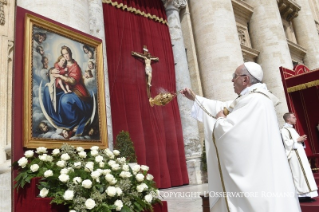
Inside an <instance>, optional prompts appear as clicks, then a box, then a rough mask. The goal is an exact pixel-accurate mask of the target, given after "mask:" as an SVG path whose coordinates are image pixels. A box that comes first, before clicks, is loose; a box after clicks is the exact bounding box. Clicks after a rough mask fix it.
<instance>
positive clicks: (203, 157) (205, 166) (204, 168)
mask: <svg viewBox="0 0 319 212" xmlns="http://www.w3.org/2000/svg"><path fill="white" fill-rule="evenodd" d="M201 159H202V169H203V171H205V172H207V159H206V146H205V141H204V142H203V151H202V156H201Z"/></svg>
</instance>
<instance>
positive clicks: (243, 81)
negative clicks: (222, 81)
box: [232, 64, 248, 95]
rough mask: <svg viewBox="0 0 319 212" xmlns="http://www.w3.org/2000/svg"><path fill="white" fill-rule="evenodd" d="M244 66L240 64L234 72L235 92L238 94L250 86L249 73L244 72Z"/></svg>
mask: <svg viewBox="0 0 319 212" xmlns="http://www.w3.org/2000/svg"><path fill="white" fill-rule="evenodd" d="M243 67H244V64H243V65H240V66H239V67H238V68H237V69H236V71H235V73H234V74H233V79H232V82H233V85H234V91H235V93H237V94H238V95H239V94H240V92H241V91H242V90H244V89H245V88H246V87H247V86H248V80H247V78H248V77H247V75H246V74H245V73H243V71H242V69H243Z"/></svg>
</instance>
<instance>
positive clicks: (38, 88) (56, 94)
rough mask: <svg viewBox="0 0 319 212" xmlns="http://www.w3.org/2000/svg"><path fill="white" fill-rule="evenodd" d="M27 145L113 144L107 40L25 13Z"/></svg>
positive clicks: (87, 145)
mask: <svg viewBox="0 0 319 212" xmlns="http://www.w3.org/2000/svg"><path fill="white" fill-rule="evenodd" d="M24 39H25V40H24V42H25V43H24V59H25V60H24V85H23V86H24V87H23V88H24V118H23V119H24V121H23V138H24V147H26V148H36V147H39V146H44V147H47V148H49V149H52V148H58V147H60V146H61V145H62V144H63V143H69V144H71V145H74V146H82V147H84V148H89V147H91V146H100V147H101V148H105V147H107V125H106V112H105V109H106V107H105V90H104V74H103V53H102V41H101V40H100V39H97V38H94V37H92V36H90V35H86V34H84V33H81V32H79V31H77V30H73V29H71V28H69V27H65V26H63V25H59V24H56V23H53V22H50V21H47V20H44V19H41V18H39V17H36V16H33V15H31V14H26V17H25V38H24Z"/></svg>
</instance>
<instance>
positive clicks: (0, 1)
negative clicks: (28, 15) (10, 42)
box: [0, 0, 7, 25]
mask: <svg viewBox="0 0 319 212" xmlns="http://www.w3.org/2000/svg"><path fill="white" fill-rule="evenodd" d="M5 4H7V0H0V25H4V24H5V22H6V19H5V16H4V5H5Z"/></svg>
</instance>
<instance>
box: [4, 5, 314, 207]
mask: <svg viewBox="0 0 319 212" xmlns="http://www.w3.org/2000/svg"><path fill="white" fill-rule="evenodd" d="M14 2H15V1H8V0H0V36H1V37H0V46H1V48H0V51H1V54H0V59H1V63H0V67H1V71H2V73H5V74H4V76H5V77H2V78H1V79H0V101H1V104H2V107H1V109H0V115H1V117H5V118H4V119H3V120H2V122H1V124H0V132H1V133H0V184H1V185H3V186H2V187H1V189H0V203H1V204H0V211H10V210H11V209H10V207H11V206H10V204H9V203H10V201H9V200H8V197H9V195H6V194H8V192H9V191H10V187H9V183H8V182H10V180H11V179H10V174H9V172H8V171H10V168H9V165H8V164H10V156H8V154H7V153H9V154H10V152H11V132H12V129H11V125H12V117H11V113H12V111H11V108H12V77H13V75H12V65H13V49H14V48H13V47H14V17H15V14H14V11H15V4H14ZM163 3H164V4H165V7H166V12H167V17H168V26H169V27H170V33H171V40H172V44H173V47H172V48H173V53H174V60H175V63H176V83H177V86H176V87H177V89H181V88H184V87H191V88H193V90H194V91H195V92H196V93H197V94H199V95H203V96H205V97H207V98H212V99H219V100H230V99H234V98H235V97H236V95H235V94H234V92H233V86H232V82H231V75H232V73H233V72H234V71H235V69H236V67H237V66H238V65H240V64H242V63H243V62H244V61H255V62H257V63H259V64H260V65H261V66H262V68H263V70H264V82H265V83H266V84H267V86H268V88H269V90H271V91H272V92H273V93H274V94H275V95H276V96H277V97H279V99H280V100H281V102H282V103H281V105H280V106H279V107H277V108H276V110H277V115H278V117H279V119H278V120H279V123H282V120H281V116H282V114H283V113H284V112H286V111H287V110H288V108H287V105H286V100H285V96H284V92H283V87H282V83H281V77H280V74H279V69H278V68H279V66H284V67H286V68H293V65H296V64H298V63H299V64H305V65H306V66H308V67H309V68H310V69H315V68H319V58H318V57H319V35H318V34H319V0H257V1H256V0H214V1H211V0H201V1H198V0H197V1H196V0H193V1H191V0H189V1H187V0H164V1H163ZM187 3H188V4H187ZM17 5H18V6H20V7H23V8H25V9H28V10H31V11H33V12H35V13H38V14H40V15H43V16H45V17H48V18H50V19H53V20H55V21H57V22H60V23H63V24H65V25H68V26H70V27H73V28H75V29H78V30H80V31H83V32H85V33H89V34H92V35H93V36H96V37H98V38H100V39H102V40H103V44H104V45H103V46H104V47H103V53H104V72H105V83H106V85H105V93H106V96H105V97H106V105H107V108H106V111H107V123H108V138H109V143H110V147H111V148H112V138H113V135H112V119H111V118H112V117H111V108H110V98H109V90H108V89H109V86H108V74H107V73H108V72H107V60H106V58H107V55H106V48H105V46H106V45H105V35H104V25H103V10H102V0H83V1H76V0H68V1H64V0H56V1H54V2H52V1H49V0H17ZM70 11H72V12H70ZM178 101H179V105H180V112H181V118H182V126H183V136H184V143H185V152H186V158H187V165H188V170H189V179H190V183H192V184H198V183H201V182H202V181H201V171H200V154H201V143H202V139H203V127H202V125H201V124H198V123H197V122H196V121H194V120H193V119H192V118H190V117H189V115H190V108H191V106H192V103H191V102H190V101H186V100H185V99H183V98H181V97H180V96H179V97H178Z"/></svg>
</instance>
